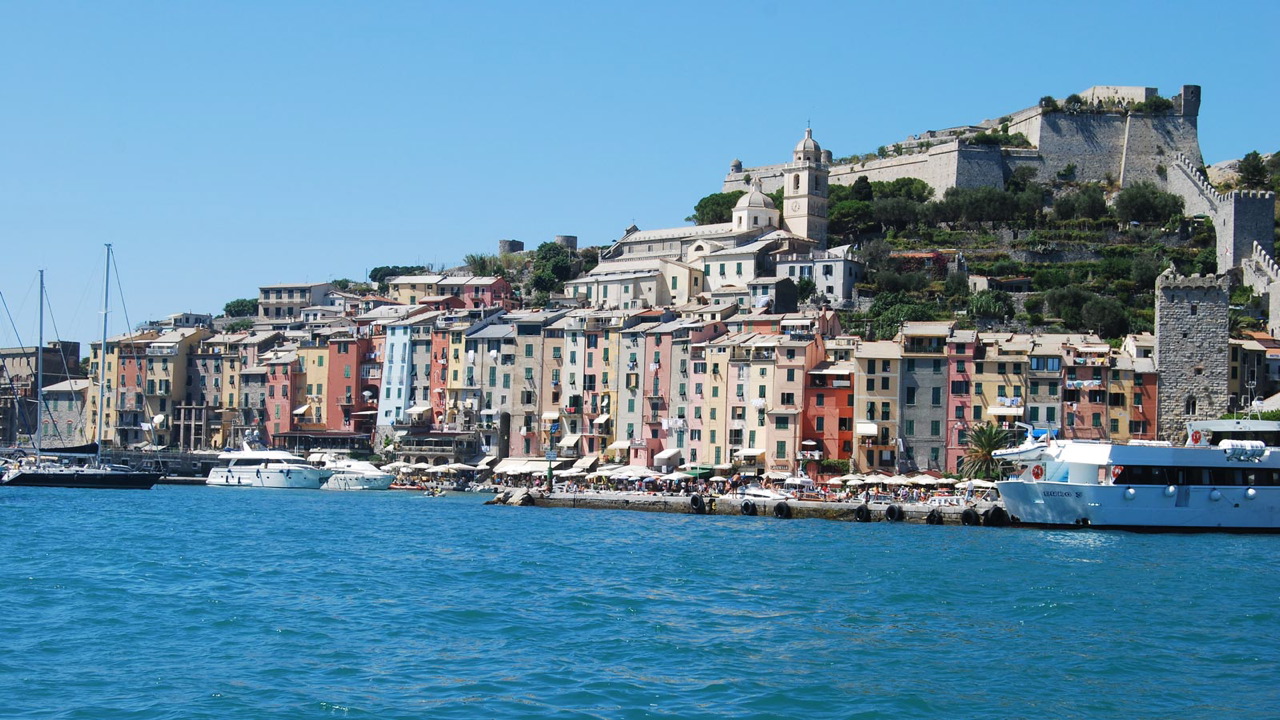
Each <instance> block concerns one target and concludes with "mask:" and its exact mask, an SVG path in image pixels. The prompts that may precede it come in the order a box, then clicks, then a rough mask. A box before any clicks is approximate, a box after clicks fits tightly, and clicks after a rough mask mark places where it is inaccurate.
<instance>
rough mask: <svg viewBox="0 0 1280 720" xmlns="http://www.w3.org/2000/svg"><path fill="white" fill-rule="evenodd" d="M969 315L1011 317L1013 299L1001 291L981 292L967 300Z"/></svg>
mask: <svg viewBox="0 0 1280 720" xmlns="http://www.w3.org/2000/svg"><path fill="white" fill-rule="evenodd" d="M969 313H970V314H972V315H973V316H974V317H985V318H1006V317H1009V316H1011V315H1013V298H1011V297H1009V293H1007V292H1004V291H1003V290H983V291H982V292H979V293H975V294H974V295H973V296H972V297H970V298H969Z"/></svg>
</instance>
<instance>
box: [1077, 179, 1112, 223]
mask: <svg viewBox="0 0 1280 720" xmlns="http://www.w3.org/2000/svg"><path fill="white" fill-rule="evenodd" d="M1106 214H1107V196H1106V194H1105V193H1103V191H1102V188H1101V187H1100V186H1099V185H1097V184H1094V183H1090V184H1089V185H1085V186H1084V187H1082V188H1080V190H1079V191H1077V193H1076V215H1078V216H1080V217H1082V218H1088V219H1090V220H1098V219H1101V218H1102V217H1104V216H1105V215H1106Z"/></svg>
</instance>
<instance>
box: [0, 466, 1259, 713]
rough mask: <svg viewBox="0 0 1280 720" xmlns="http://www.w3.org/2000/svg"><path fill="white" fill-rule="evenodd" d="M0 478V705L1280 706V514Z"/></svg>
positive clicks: (294, 709)
mask: <svg viewBox="0 0 1280 720" xmlns="http://www.w3.org/2000/svg"><path fill="white" fill-rule="evenodd" d="M485 497H487V496H480V495H456V496H450V497H446V498H428V497H424V496H422V495H419V494H415V493H405V492H394V491H392V492H382V493H375V492H369V493H330V492H318V491H274V490H236V489H223V488H205V487H178V486H158V487H157V488H155V489H154V490H152V491H150V492H95V491H81V490H51V489H41V488H0V523H2V524H0V552H2V556H3V558H4V561H3V563H2V564H0V608H3V610H2V611H0V717H5V718H86V719H89V718H92V719H93V720H113V719H116V718H122V719H130V720H134V719H141V718H147V719H152V718H184V719H187V718H196V719H200V718H217V719H219V720H225V719H226V718H468V719H470V718H527V717H552V716H554V717H557V718H651V717H653V718H662V717H671V718H691V717H730V718H747V717H753V718H754V717H822V718H827V717H830V718H874V717H887V716H894V717H939V716H947V717H1002V718H1007V717H1062V718H1113V717H1180V718H1198V717H1203V718H1219V717H1233V718H1263V717H1276V716H1277V714H1278V713H1280V710H1278V708H1280V689H1278V687H1277V683H1276V681H1275V675H1276V671H1277V668H1278V667H1280V633H1277V627H1278V626H1280V622H1278V620H1280V616H1278V613H1280V610H1278V609H1277V608H1278V607H1280V605H1278V602H1277V601H1278V600H1280V598H1278V597H1277V596H1278V595H1280V559H1278V558H1280V552H1277V550H1278V549H1280V538H1277V537H1271V536H1232V535H1138V534H1129V533H1109V532H1094V531H1082V532H1044V531H1029V530H1010V529H994V528H971V527H949V526H948V527H932V526H925V525H901V524H899V525H888V524H884V523H873V524H867V525H861V524H854V523H840V522H823V521H792V522H782V521H777V520H774V519H772V518H744V517H713V516H694V515H659V514H646V513H628V512H605V511H585V510H557V509H543V508H508V507H496V506H494V507H486V506H483V505H481V504H480V503H481V502H482V501H483V500H484V499H485Z"/></svg>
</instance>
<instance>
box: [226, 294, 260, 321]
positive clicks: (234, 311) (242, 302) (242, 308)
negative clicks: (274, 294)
mask: <svg viewBox="0 0 1280 720" xmlns="http://www.w3.org/2000/svg"><path fill="white" fill-rule="evenodd" d="M222 314H223V315H226V316H227V317H233V318H238V317H252V316H255V315H257V314H258V300H257V298H240V299H239V300H232V301H231V302H229V303H227V304H226V305H223V306H222Z"/></svg>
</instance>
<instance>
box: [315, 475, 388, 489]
mask: <svg viewBox="0 0 1280 720" xmlns="http://www.w3.org/2000/svg"><path fill="white" fill-rule="evenodd" d="M393 479H394V478H393V477H392V476H391V475H387V474H382V475H367V474H362V473H351V472H342V471H338V472H335V473H334V474H333V475H332V476H331V477H330V478H329V479H328V480H326V481H325V483H324V485H322V486H321V487H320V489H321V490H386V489H387V488H390V487H391V481H392V480H393Z"/></svg>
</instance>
